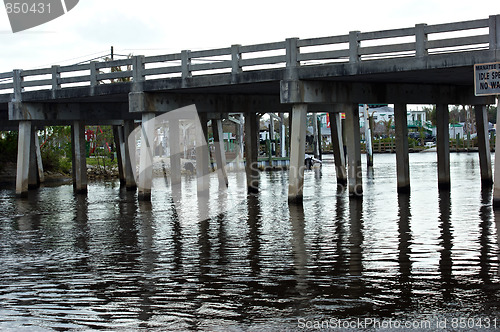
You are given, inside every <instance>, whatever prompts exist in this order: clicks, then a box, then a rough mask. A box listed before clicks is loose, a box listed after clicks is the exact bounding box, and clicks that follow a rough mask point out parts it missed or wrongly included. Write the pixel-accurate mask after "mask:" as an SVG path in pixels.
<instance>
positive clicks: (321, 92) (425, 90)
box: [281, 81, 495, 105]
mask: <svg viewBox="0 0 500 332" xmlns="http://www.w3.org/2000/svg"><path fill="white" fill-rule="evenodd" d="M360 101H363V103H366V104H386V103H394V104H398V103H399V104H439V103H443V104H457V105H480V104H481V105H483V104H484V105H487V104H493V103H494V102H495V99H494V98H493V97H491V96H484V97H476V96H474V90H473V87H469V86H453V85H431V84H395V83H378V82H377V83H356V82H328V81H281V102H282V103H284V104H296V103H307V104H314V103H319V104H336V103H359V102H360Z"/></svg>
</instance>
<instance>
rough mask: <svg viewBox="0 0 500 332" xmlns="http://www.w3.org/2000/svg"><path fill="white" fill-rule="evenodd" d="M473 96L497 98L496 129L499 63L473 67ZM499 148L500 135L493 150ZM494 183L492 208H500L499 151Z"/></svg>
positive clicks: (499, 116)
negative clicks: (493, 96) (492, 96)
mask: <svg viewBox="0 0 500 332" xmlns="http://www.w3.org/2000/svg"><path fill="white" fill-rule="evenodd" d="M474 94H475V95H476V96H491V95H496V96H497V129H498V124H500V98H499V97H500V62H492V63H483V64H476V65H474ZM497 147H500V135H499V134H498V132H497V133H496V137H495V150H496V148H497ZM494 174H495V181H494V184H493V207H494V208H495V209H498V208H500V150H499V151H498V153H495V173H494Z"/></svg>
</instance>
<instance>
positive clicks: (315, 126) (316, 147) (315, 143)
mask: <svg viewBox="0 0 500 332" xmlns="http://www.w3.org/2000/svg"><path fill="white" fill-rule="evenodd" d="M312 127H313V155H314V158H316V159H320V152H319V150H320V148H319V144H320V137H319V133H318V114H317V113H312Z"/></svg>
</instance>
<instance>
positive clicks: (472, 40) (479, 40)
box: [427, 35, 489, 49]
mask: <svg viewBox="0 0 500 332" xmlns="http://www.w3.org/2000/svg"><path fill="white" fill-rule="evenodd" d="M488 42H489V36H488V35H483V36H472V37H458V38H451V39H439V40H431V41H428V42H427V48H428V49H433V48H444V47H456V46H468V45H477V44H488Z"/></svg>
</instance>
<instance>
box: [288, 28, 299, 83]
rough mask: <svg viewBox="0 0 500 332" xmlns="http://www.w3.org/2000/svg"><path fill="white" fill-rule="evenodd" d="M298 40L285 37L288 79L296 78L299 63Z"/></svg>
mask: <svg viewBox="0 0 500 332" xmlns="http://www.w3.org/2000/svg"><path fill="white" fill-rule="evenodd" d="M298 40H299V39H298V38H288V39H286V72H287V75H286V76H287V79H289V80H295V79H297V78H298V74H297V67H298V66H299V65H300V63H299V61H298V54H299V47H298V45H297V41H298Z"/></svg>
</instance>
